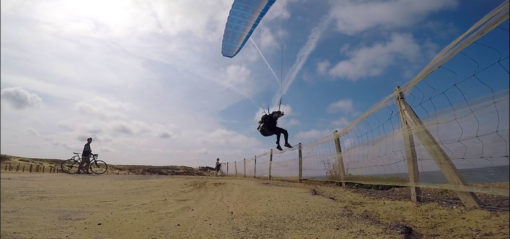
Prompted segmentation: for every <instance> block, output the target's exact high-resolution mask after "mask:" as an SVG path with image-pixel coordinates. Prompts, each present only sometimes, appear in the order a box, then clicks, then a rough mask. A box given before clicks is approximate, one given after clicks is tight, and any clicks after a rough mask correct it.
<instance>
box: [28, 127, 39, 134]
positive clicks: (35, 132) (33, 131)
mask: <svg viewBox="0 0 510 239" xmlns="http://www.w3.org/2000/svg"><path fill="white" fill-rule="evenodd" d="M25 133H26V134H27V135H28V136H39V135H40V134H39V132H37V130H35V129H32V128H28V129H26V130H25Z"/></svg>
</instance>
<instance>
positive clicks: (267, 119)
mask: <svg viewBox="0 0 510 239" xmlns="http://www.w3.org/2000/svg"><path fill="white" fill-rule="evenodd" d="M284 115H285V114H284V113H283V112H282V111H273V112H272V113H271V114H269V115H268V114H265V115H263V116H262V118H261V119H260V121H259V127H258V128H257V129H258V130H259V131H260V133H261V134H262V135H263V136H266V137H267V136H271V135H273V134H276V148H277V149H278V150H282V147H281V146H280V135H281V134H283V138H284V139H285V147H287V148H292V146H291V145H290V144H289V133H288V132H287V130H285V129H282V128H280V127H278V126H276V124H277V123H278V118H280V117H282V116H284Z"/></svg>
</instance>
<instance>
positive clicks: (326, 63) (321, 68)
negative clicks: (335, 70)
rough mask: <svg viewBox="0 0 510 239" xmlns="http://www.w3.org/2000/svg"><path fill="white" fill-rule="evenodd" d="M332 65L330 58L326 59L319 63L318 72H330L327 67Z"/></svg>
mask: <svg viewBox="0 0 510 239" xmlns="http://www.w3.org/2000/svg"><path fill="white" fill-rule="evenodd" d="M330 65H331V63H330V62H329V61H328V60H324V61H321V62H319V63H317V72H319V73H320V74H322V75H324V74H326V73H327V72H328V71H327V69H328V68H329V66H330Z"/></svg>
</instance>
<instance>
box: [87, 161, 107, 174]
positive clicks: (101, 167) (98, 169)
mask: <svg viewBox="0 0 510 239" xmlns="http://www.w3.org/2000/svg"><path fill="white" fill-rule="evenodd" d="M106 170H108V164H106V163H105V162H104V161H103V160H94V161H92V162H90V171H92V172H93V173H95V174H103V173H106Z"/></svg>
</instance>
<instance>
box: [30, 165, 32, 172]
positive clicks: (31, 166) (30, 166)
mask: <svg viewBox="0 0 510 239" xmlns="http://www.w3.org/2000/svg"><path fill="white" fill-rule="evenodd" d="M30 173H32V164H30Z"/></svg>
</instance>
